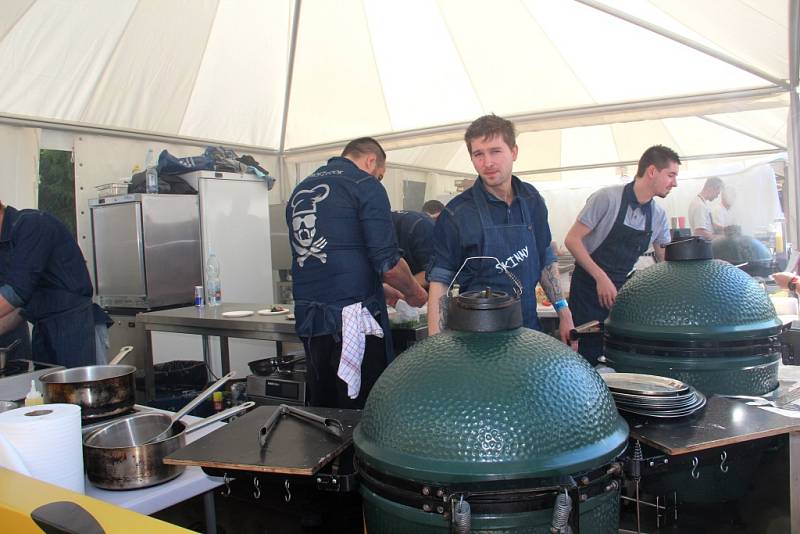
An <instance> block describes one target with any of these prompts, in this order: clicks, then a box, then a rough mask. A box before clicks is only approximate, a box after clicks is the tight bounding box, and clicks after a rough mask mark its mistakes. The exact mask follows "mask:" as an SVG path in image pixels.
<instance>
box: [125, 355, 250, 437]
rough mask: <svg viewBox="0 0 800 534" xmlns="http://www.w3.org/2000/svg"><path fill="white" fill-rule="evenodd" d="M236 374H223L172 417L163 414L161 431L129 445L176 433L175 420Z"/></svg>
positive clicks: (232, 372) (233, 372) (195, 406)
mask: <svg viewBox="0 0 800 534" xmlns="http://www.w3.org/2000/svg"><path fill="white" fill-rule="evenodd" d="M234 376H236V372H235V371H231V372H230V373H228V374H227V375H225V376H223V377H222V378H220V379H219V380H217V381H216V382H214V383H213V384H211V386H209V387H208V388H206V389H204V390H203V391H202V392H201V393H200V394H199V395H197V397H195V398H193V399H192V400H190V401H189V402H188V403H186V406H184V407H183V408H181V409H180V410H178V411H177V412H175V414H173V415H172V417H170V416H168V415H166V414H162V415H163V416H164V417H163V421H164V423H163V425H162V426H161V430H160V431H157V432H155V433H154V434H152V435H151V436H149V437H146V436H145V437H144V440H143V441H137V442H131V443H129V445H142V444H143V443H150V442H153V441H161V440H162V439H164V438H166V437H168V436H171V435H172V434H173V433H174V432H172V429H173V428H174V425H175V422H176V421H178V419H180V418H181V417H183V416H184V415H186V414H187V413H189V412H191V411H192V410H194V409H195V408H197V406H199V405H200V403H201V402H203V401H204V400H206V399H207V398H208V397H210V396H211V394H212V393H214V392H215V391H216V390H218V389H219V388H221V387H222V385H223V384H224V383H225V382H227V381H228V380H230V379H231V378H233V377H234Z"/></svg>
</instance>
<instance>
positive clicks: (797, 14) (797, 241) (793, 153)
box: [784, 0, 800, 521]
mask: <svg viewBox="0 0 800 534" xmlns="http://www.w3.org/2000/svg"><path fill="white" fill-rule="evenodd" d="M799 4H800V2H798V0H790V2H789V69H790V71H789V75H790V78H791V84H792V90H791V92H790V93H789V125H788V131H789V136H788V137H789V165H788V168H787V172H786V179H785V181H784V188H785V191H784V198H785V199H786V211H787V213H786V231H787V233H788V234H789V236H788V239H786V242H789V243H792V244H793V245H794V246H795V248H797V247H800V226H799V225H798V211H797V210H798V208H800V187H799V186H800V165H798V163H800V162H798V160H797V158H798V157H800V100H799V99H798V94H797V84H798V68H800V66H799V65H798V61H800V5H799ZM795 520H797V518H793V521H795Z"/></svg>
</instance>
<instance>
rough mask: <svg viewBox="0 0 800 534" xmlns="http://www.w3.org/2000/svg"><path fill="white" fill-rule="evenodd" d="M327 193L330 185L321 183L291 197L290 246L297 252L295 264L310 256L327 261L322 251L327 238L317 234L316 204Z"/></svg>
mask: <svg viewBox="0 0 800 534" xmlns="http://www.w3.org/2000/svg"><path fill="white" fill-rule="evenodd" d="M329 194H330V187H329V186H328V185H326V184H321V185H318V186H316V187H314V188H312V189H304V190H301V191H298V192H297V194H295V196H294V198H293V199H292V204H291V205H292V246H293V247H294V249H295V251H296V252H297V265H299V266H300V267H303V265H304V264H305V262H306V260H308V259H309V258H311V257H315V258H317V259H318V260H319V261H321V262H322V263H325V262H327V261H328V255H327V254H326V253H325V252H322V249H324V248H325V246H326V245H327V244H328V240H327V239H325V238H324V237H321V236H319V237H318V236H317V204H318V203H320V202H322V201H323V200H325V199H326V198H328V195H329Z"/></svg>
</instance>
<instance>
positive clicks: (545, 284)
mask: <svg viewBox="0 0 800 534" xmlns="http://www.w3.org/2000/svg"><path fill="white" fill-rule="evenodd" d="M539 283H540V284H542V289H544V293H545V295H547V299H548V300H549V301H550V302H558V301H559V300H561V299H563V298H564V297H563V295H562V293H561V279H560V278H559V276H558V263H557V262H553V263H551V264H550V265H548V266H546V267H545V268H544V269H542V277H541V279H540V280H539Z"/></svg>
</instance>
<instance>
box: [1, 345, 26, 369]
mask: <svg viewBox="0 0 800 534" xmlns="http://www.w3.org/2000/svg"><path fill="white" fill-rule="evenodd" d="M21 342H22V340H21V339H15V340H14V342H13V343H11V345H9V346H7V347H0V369H5V368H6V362H7V361H8V355H9V353H10V352H11V351H12V350H14V348H15V347H16V346H17V345H19V344H20V343H21Z"/></svg>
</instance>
